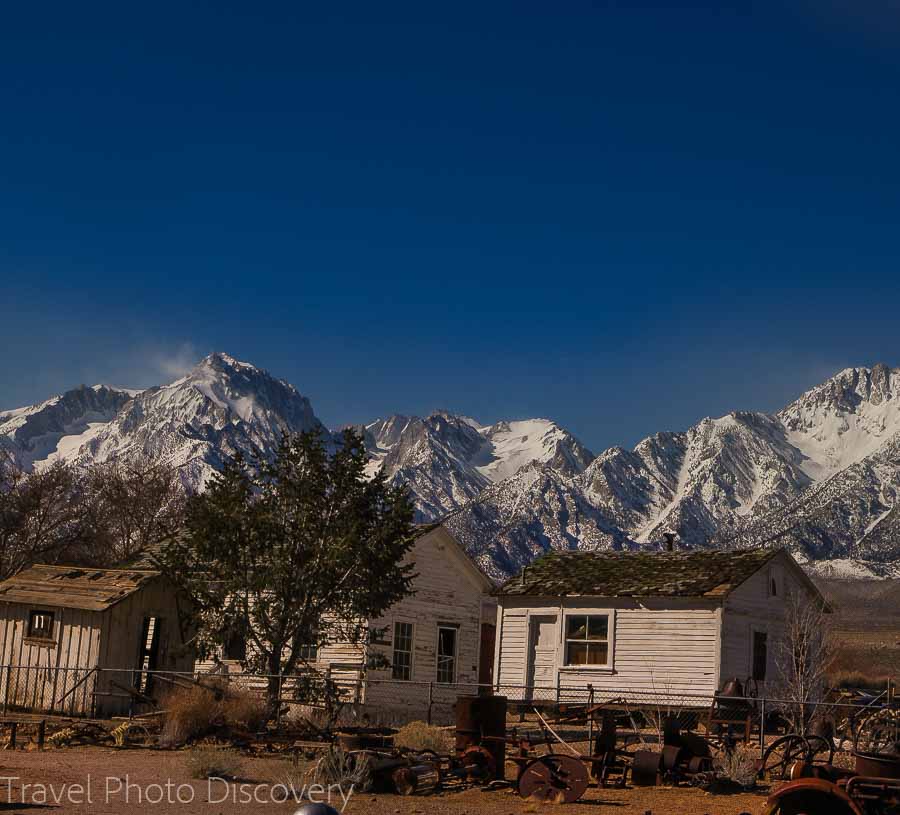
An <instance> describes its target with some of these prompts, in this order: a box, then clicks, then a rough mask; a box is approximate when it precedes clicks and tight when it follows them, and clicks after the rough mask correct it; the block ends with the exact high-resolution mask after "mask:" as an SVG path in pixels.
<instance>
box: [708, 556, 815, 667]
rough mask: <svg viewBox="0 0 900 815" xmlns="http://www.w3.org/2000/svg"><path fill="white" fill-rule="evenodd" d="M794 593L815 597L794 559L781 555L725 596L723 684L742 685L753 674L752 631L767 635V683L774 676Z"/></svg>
mask: <svg viewBox="0 0 900 815" xmlns="http://www.w3.org/2000/svg"><path fill="white" fill-rule="evenodd" d="M773 581H774V591H773V585H772V584H773ZM796 592H803V593H805V594H807V595H808V596H809V598H810V600H812V599H813V597H814V594H813V592H812V591H811V590H810V588H809V583H808V580H807V579H806V578H805V577H804V575H803V573H802V572H801V571H800V569H799V567H798V566H797V564H796V562H795V561H794V560H793V558H791V557H790V556H789V555H788V554H787V552H780V553H779V554H778V555H776V556H775V557H774V558H772V560H771V561H769V563H768V564H767V565H766V566H764V567H763V568H762V569H760V570H759V571H758V572H756V573H755V574H754V575H752V576H751V577H750V578H748V579H747V580H746V581H744V583H742V584H741V585H740V586H738V587H737V588H736V589H735V590H734V591H732V592H731V594H730V595H728V597H727V598H726V600H725V609H724V616H723V625H722V668H721V673H722V679H723V681H725V680H727V679H729V678H732V677H736V678H738V679H740V680H741V681H742V682H743V681H744V680H745V679H746V678H747V677H749V676H751V675H752V671H753V666H752V654H753V632H754V631H765V632H766V634H767V657H768V659H767V665H766V676H767V679H768V680H770V681H771V680H773V679H774V678H775V677H776V673H777V661H778V651H779V649H780V648H782V647H783V646H782V643H783V637H784V619H785V612H786V609H787V606H788V602H789V598H790V597H791V595H792V594H795V593H796Z"/></svg>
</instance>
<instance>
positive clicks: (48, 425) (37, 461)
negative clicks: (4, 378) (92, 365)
mask: <svg viewBox="0 0 900 815" xmlns="http://www.w3.org/2000/svg"><path fill="white" fill-rule="evenodd" d="M131 398H132V395H131V393H130V392H128V391H125V390H122V389H118V388H109V387H107V386H105V385H95V386H94V387H92V388H88V387H84V386H82V387H80V388H76V389H75V390H71V391H68V392H67V393H64V394H63V395H62V396H54V397H53V398H52V399H48V400H47V401H46V402H42V403H41V404H39V405H33V406H31V407H26V408H18V409H17V410H8V411H0V450H6V451H7V452H9V453H11V454H12V456H13V458H14V459H15V460H16V462H17V463H18V464H19V466H21V467H24V468H25V469H30V468H32V467H34V466H36V465H37V466H40V465H41V464H43V463H49V462H50V461H53V460H54V459H56V458H63V459H67V458H69V457H70V456H71V454H72V450H73V447H74V446H77V445H78V444H79V442H78V441H77V440H79V439H87V438H89V437H90V436H91V435H92V434H93V433H95V432H96V431H97V430H98V429H99V428H101V427H103V426H104V425H106V423H108V422H110V421H112V419H113V418H114V417H115V415H116V414H117V413H118V412H119V410H121V408H122V407H123V406H124V405H125V404H126V403H127V402H128V401H129V400H130V399H131Z"/></svg>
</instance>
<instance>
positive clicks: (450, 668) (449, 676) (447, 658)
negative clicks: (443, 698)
mask: <svg viewBox="0 0 900 815" xmlns="http://www.w3.org/2000/svg"><path fill="white" fill-rule="evenodd" d="M458 634H459V629H458V628H457V627H456V626H455V625H439V626H438V648H437V681H438V682H440V683H442V684H445V685H452V684H453V683H454V682H455V681H456V641H457V639H458V636H457V635H458Z"/></svg>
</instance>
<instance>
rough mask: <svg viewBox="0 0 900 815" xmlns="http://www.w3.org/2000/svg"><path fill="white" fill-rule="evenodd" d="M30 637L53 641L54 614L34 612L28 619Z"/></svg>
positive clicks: (50, 612)
mask: <svg viewBox="0 0 900 815" xmlns="http://www.w3.org/2000/svg"><path fill="white" fill-rule="evenodd" d="M28 636H29V637H34V638H35V639H39V640H52V639H53V612H52V611H32V612H31V614H30V615H29V617H28Z"/></svg>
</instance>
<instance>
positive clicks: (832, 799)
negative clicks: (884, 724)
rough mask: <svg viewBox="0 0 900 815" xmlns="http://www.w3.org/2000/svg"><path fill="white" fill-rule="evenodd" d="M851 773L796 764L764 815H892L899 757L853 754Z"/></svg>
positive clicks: (898, 797)
mask: <svg viewBox="0 0 900 815" xmlns="http://www.w3.org/2000/svg"><path fill="white" fill-rule="evenodd" d="M855 765H856V766H855V769H854V770H853V771H850V770H841V769H839V768H836V767H834V766H832V765H824V766H819V767H813V766H811V765H807V764H804V763H803V762H798V763H797V764H795V765H794V766H793V768H792V772H791V777H792V778H794V779H795V780H792V781H791V782H790V783H788V784H785V785H784V786H783V787H781V788H780V789H778V790H776V791H775V792H774V793H773V794H772V795H770V796H769V798H768V800H767V801H766V808H765V813H764V815H896V814H897V813H900V754H895V755H886V754H868V753H857V754H856V756H855Z"/></svg>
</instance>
